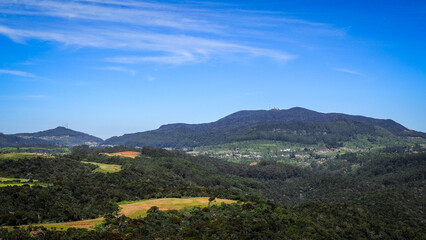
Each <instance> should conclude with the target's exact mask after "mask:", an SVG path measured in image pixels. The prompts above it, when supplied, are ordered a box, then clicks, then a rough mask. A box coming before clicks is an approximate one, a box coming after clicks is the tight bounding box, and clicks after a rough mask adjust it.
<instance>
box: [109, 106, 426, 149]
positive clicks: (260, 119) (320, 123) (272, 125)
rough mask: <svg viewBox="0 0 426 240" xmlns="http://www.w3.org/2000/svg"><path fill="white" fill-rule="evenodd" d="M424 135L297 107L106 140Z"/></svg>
mask: <svg viewBox="0 0 426 240" xmlns="http://www.w3.org/2000/svg"><path fill="white" fill-rule="evenodd" d="M360 134H361V135H366V136H367V135H368V136H371V137H384V138H395V139H397V138H405V137H419V138H423V139H426V134H425V133H422V132H416V131H413V130H409V129H407V128H405V127H404V126H402V125H401V124H399V123H396V122H395V121H393V120H390V119H374V118H369V117H364V116H355V115H348V114H341V113H320V112H315V111H312V110H308V109H304V108H300V107H295V108H291V109H288V110H278V109H272V110H256V111H239V112H236V113H233V114H231V115H228V116H226V117H224V118H222V119H219V120H218V121H216V122H212V123H203V124H183V123H177V124H168V125H163V126H161V127H160V128H159V129H157V130H153V131H146V132H139V133H133V134H125V135H123V136H120V137H112V138H109V139H107V140H105V142H104V143H103V144H104V145H128V146H154V147H173V148H182V147H196V146H204V145H215V144H222V143H228V142H234V141H242V140H257V139H269V140H282V141H290V142H300V143H307V144H312V143H315V142H318V141H322V142H325V143H327V144H331V145H336V144H338V143H340V142H342V141H348V140H350V139H351V138H354V137H356V135H360Z"/></svg>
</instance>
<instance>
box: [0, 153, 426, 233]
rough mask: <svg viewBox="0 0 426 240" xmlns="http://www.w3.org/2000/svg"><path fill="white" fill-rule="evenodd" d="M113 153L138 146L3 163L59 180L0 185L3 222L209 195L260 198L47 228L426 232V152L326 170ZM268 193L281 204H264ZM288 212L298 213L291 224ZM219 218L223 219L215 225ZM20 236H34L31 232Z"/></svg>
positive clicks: (363, 157)
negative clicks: (98, 225) (101, 167)
mask: <svg viewBox="0 0 426 240" xmlns="http://www.w3.org/2000/svg"><path fill="white" fill-rule="evenodd" d="M112 150H138V149H131V148H128V147H117V148H108V149H94V148H88V147H76V148H74V149H73V153H72V154H70V155H67V156H63V157H56V158H54V159H49V158H42V157H39V158H32V159H24V160H8V159H4V160H0V176H2V177H16V178H19V177H20V178H30V179H37V180H39V181H41V182H45V183H50V184H51V186H49V187H44V188H43V187H29V186H23V187H17V186H15V187H5V188H0V201H1V202H2V208H1V209H0V224H1V225H17V224H27V223H38V222H45V221H59V222H60V221H70V220H78V219H86V218H95V217H99V216H102V215H105V214H113V213H114V212H115V211H117V210H118V209H117V207H118V206H117V204H116V203H117V202H119V201H123V200H138V199H149V198H161V197H183V196H194V197H196V196H209V197H221V198H231V199H236V200H242V201H251V202H252V205H253V206H250V205H235V206H231V205H230V206H223V207H217V208H216V207H212V208H209V209H205V211H203V210H202V209H201V210H200V209H198V210H196V209H194V210H186V211H182V212H171V213H163V212H156V211H151V214H150V215H149V216H148V217H147V218H146V219H144V220H130V219H127V218H120V219H115V218H112V217H111V218H109V222H108V223H107V224H106V225H105V226H104V228H103V229H101V230H99V232H96V233H91V232H86V231H80V230H70V231H69V232H68V231H67V232H65V233H54V232H45V234H46V235H48V234H51V235H49V236H57V238H60V237H63V238H64V239H66V238H67V237H69V236H77V235H78V236H87V237H88V239H90V238H91V237H94V238H95V237H98V238H107V237H113V236H116V237H117V239H120V238H119V237H121V238H124V239H125V238H126V236H127V237H131V236H138V235H137V234H143V236H147V238H148V239H152V238H154V237H164V236H157V235H156V234H157V233H156V231H155V230H156V229H159V228H160V226H162V227H161V228H164V229H167V230H164V231H165V234H168V235H167V236H170V237H172V236H176V237H179V238H181V237H193V236H202V235H197V234H204V233H205V234H208V235H206V236H216V237H217V238H220V237H223V238H233V237H235V238H237V237H238V238H247V239H248V238H250V237H251V238H253V237H256V236H260V235H256V234H261V235H262V236H271V238H273V237H275V238H278V237H279V236H284V237H287V238H289V239H290V238H299V237H301V236H302V237H306V238H323V239H329V238H334V239H339V238H342V239H344V238H351V237H353V238H365V239H374V238H377V239H386V238H401V239H413V238H416V237H417V238H419V236H420V237H421V236H424V234H425V231H424V229H425V217H424V215H425V214H424V210H423V206H424V202H425V195H424V185H425V179H424V173H425V172H426V166H425V163H426V161H425V160H426V154H398V153H357V154H344V155H342V156H341V159H338V160H339V161H336V162H335V163H333V162H332V163H330V164H329V165H328V166H326V167H323V168H319V167H318V168H313V170H307V169H302V168H299V167H296V166H292V165H287V164H283V163H277V162H275V161H261V162H260V163H259V164H258V165H256V166H248V165H244V164H237V163H230V162H226V161H222V160H218V159H212V158H207V157H202V156H199V157H194V156H189V155H187V154H185V153H183V152H179V151H167V150H164V149H158V148H152V147H144V148H143V149H139V150H138V151H140V152H141V156H140V157H137V158H136V159H130V158H120V157H108V156H104V155H101V154H99V153H102V152H107V151H112ZM80 161H90V162H102V163H114V164H120V165H122V166H123V167H122V169H123V170H122V171H120V172H118V173H111V174H102V173H94V172H93V169H94V168H95V166H92V165H88V164H83V163H81V162H80ZM354 165H356V166H358V167H357V168H354V167H353V166H354ZM262 199H267V200H268V201H273V202H275V204H266V203H262V202H263V200H262ZM324 203H326V205H323V204H324ZM243 206H246V208H247V209H244V207H243ZM317 210H318V211H317ZM175 216H177V217H175ZM238 216H239V217H238ZM280 216H281V217H280ZM285 216H294V219H293V220H288V219H287V220H285V221H284V219H286V217H285ZM173 219H174V220H173ZM177 219H180V220H179V221H178V220H177ZM218 219H219V220H220V221H222V222H217V223H218V224H217V226H216V225H214V224H213V225H212V223H213V222H215V221H216V220H218ZM298 219H299V220H300V221H299V220H298ZM219 220H218V221H219ZM237 220H238V221H237ZM286 221H287V222H286ZM116 224H118V227H117V225H116ZM132 224H134V225H136V226H133V225H132ZM138 224H139V225H138ZM274 224H275V225H274ZM286 224H287V225H286ZM345 224H347V225H345ZM255 226H258V227H255ZM115 229H117V230H115ZM177 229H180V230H179V231H177ZM194 229H195V230H194ZM240 230H241V231H240ZM2 234H6V233H5V232H3V233H2ZM7 234H9V233H7ZM10 234H22V236H25V235H28V234H29V232H28V231H27V230H16V231H14V232H11V233H10ZM117 234H118V235H117ZM134 234H136V235H134ZM223 234H230V235H223ZM232 234H235V235H232ZM280 234H281V235H280ZM301 234H306V235H301ZM419 239H420V238H419Z"/></svg>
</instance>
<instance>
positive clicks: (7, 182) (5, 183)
mask: <svg viewBox="0 0 426 240" xmlns="http://www.w3.org/2000/svg"><path fill="white" fill-rule="evenodd" d="M24 185H29V186H30V187H32V186H42V187H47V186H50V184H48V183H40V182H38V180H32V181H31V180H30V179H25V178H6V177H0V187H11V186H24Z"/></svg>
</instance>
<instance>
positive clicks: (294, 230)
mask: <svg viewBox="0 0 426 240" xmlns="http://www.w3.org/2000/svg"><path fill="white" fill-rule="evenodd" d="M100 229H102V230H100V231H87V230H75V229H69V230H68V231H65V232H55V231H48V230H46V229H38V228H27V229H16V230H13V231H9V232H7V231H5V230H3V232H0V234H2V235H4V237H5V238H6V239H7V238H10V239H13V238H19V239H423V237H424V232H419V231H416V230H417V229H413V228H410V227H406V226H400V225H399V223H397V222H395V223H392V224H387V223H386V222H384V221H383V219H382V218H381V217H380V216H377V215H375V214H372V213H371V212H369V211H368V210H365V209H362V208H354V207H351V206H348V205H345V204H332V205H330V204H309V205H303V206H299V207H297V208H285V207H282V206H279V205H276V204H273V203H250V202H246V203H241V204H222V205H221V206H211V207H205V208H198V207H197V208H193V209H185V210H180V211H176V210H172V211H167V212H163V211H158V208H156V207H152V208H151V209H150V210H149V211H148V216H147V217H145V218H144V219H140V218H139V219H130V218H127V217H125V216H122V217H115V216H113V215H109V216H107V217H106V222H105V223H104V224H103V225H102V226H101V227H100ZM30 236H32V238H31V237H30Z"/></svg>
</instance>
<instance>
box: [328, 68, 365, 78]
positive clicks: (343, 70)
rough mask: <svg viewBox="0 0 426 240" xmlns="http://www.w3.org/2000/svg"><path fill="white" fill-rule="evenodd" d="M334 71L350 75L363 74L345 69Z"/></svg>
mask: <svg viewBox="0 0 426 240" xmlns="http://www.w3.org/2000/svg"><path fill="white" fill-rule="evenodd" d="M334 70H335V71H338V72H344V73H349V74H352V75H358V76H363V74H361V73H359V72H357V71H353V70H349V69H346V68H335V69H334Z"/></svg>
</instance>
